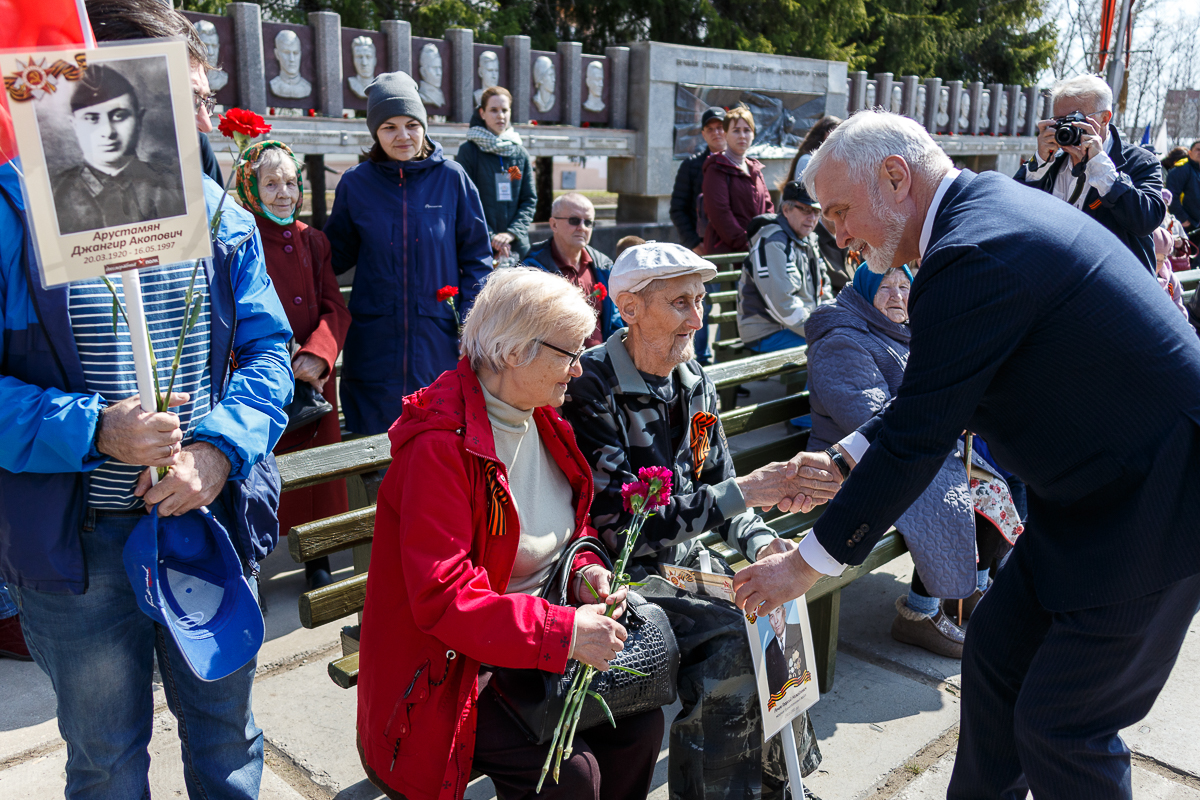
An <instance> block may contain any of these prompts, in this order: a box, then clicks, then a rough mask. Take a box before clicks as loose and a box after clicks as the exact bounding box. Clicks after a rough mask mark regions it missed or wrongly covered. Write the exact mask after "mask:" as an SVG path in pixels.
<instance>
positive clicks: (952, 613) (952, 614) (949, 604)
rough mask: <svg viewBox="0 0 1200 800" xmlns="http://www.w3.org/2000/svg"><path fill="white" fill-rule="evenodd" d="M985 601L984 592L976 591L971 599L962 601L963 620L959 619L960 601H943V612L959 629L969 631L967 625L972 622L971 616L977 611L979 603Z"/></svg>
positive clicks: (965, 598)
mask: <svg viewBox="0 0 1200 800" xmlns="http://www.w3.org/2000/svg"><path fill="white" fill-rule="evenodd" d="M981 599H983V592H981V591H979V590H978V589H976V590H975V591H974V592H972V593H971V595H970V596H969V597H964V598H963V600H962V619H961V620H960V619H959V618H958V601H957V600H943V601H942V611H943V612H945V614H946V616H947V617H949V618H950V621H951V622H953V623H954V624H955V625H957V626H958V627H960V628H962V629H963V630H964V631H965V630H966V629H967V623H968V622H970V621H971V614H972V613H973V612H974V611H975V606H977V605H979V601H980V600H981Z"/></svg>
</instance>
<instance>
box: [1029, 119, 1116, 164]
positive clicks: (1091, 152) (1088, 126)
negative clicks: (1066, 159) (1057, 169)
mask: <svg viewBox="0 0 1200 800" xmlns="http://www.w3.org/2000/svg"><path fill="white" fill-rule="evenodd" d="M1071 124H1072V125H1074V126H1075V127H1076V128H1079V130H1080V132H1081V133H1082V138H1081V139H1080V140H1079V144H1078V145H1077V146H1076V145H1071V146H1070V147H1064V148H1063V150H1066V151H1067V154H1068V155H1070V156H1071V161H1072V163H1074V164H1078V163H1079V162H1080V161H1082V160H1083V158H1084V156H1087V157H1088V158H1089V159H1092V158H1095V157H1096V156H1098V155H1100V154H1101V153H1103V152H1104V139H1102V138H1101V133H1102V131H1103V130H1104V128H1103V127H1101V125H1100V123H1099V122H1097V121H1096V120H1094V119H1092V118H1091V117H1085V118H1084V120H1083V122H1073V123H1071ZM1039 141H1040V139H1039Z"/></svg>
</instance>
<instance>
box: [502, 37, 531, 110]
mask: <svg viewBox="0 0 1200 800" xmlns="http://www.w3.org/2000/svg"><path fill="white" fill-rule="evenodd" d="M532 49H533V48H532V47H531V46H530V40H529V37H528V36H522V35H516V36H505V37H504V50H505V52H506V53H508V87H507V88H508V91H510V92H512V98H513V107H512V121H513V123H514V124H515V123H521V122H529V91H530V86H529V82H530V81H531V80H532V79H533V76H532V75H531V74H530V70H532V69H533V64H531V63H530V62H529V51H530V50H532Z"/></svg>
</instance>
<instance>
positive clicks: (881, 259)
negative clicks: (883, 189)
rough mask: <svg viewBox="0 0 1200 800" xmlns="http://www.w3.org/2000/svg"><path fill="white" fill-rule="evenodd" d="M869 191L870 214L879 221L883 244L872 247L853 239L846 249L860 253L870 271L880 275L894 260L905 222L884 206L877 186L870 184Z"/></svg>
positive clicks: (895, 212) (898, 213)
mask: <svg viewBox="0 0 1200 800" xmlns="http://www.w3.org/2000/svg"><path fill="white" fill-rule="evenodd" d="M869 191H870V195H871V212H872V213H873V214H874V215H875V216H876V218H878V219H879V225H880V228H881V229H882V231H883V244H881V245H879V246H878V247H872V246H871V245H868V244H867V243H866V242H865V241H863V240H862V239H855V240H853V241H851V242H849V244H848V247H849V249H851V250H856V251H858V252H859V253H862V256H863V258H864V259H866V262H867V266H868V267H870V269H871V271H872V272H875V273H878V274H880V275H882V274H883V273H885V272H887V271H888V269H890V268H891V266H892V261H893V260H895V258H896V251H897V250H898V249H899V248H900V240H901V239H902V238H904V225H905V223H906V222H907V220H906V219H905V217H904V215H903V214H901V213H900V212H899V211H894V210H893V209H890V208H888V207H887V206H886V205H884V203H883V197H882V196H881V193H880V191H879V187H878V186H876V185H875V184H871V186H870V189H869Z"/></svg>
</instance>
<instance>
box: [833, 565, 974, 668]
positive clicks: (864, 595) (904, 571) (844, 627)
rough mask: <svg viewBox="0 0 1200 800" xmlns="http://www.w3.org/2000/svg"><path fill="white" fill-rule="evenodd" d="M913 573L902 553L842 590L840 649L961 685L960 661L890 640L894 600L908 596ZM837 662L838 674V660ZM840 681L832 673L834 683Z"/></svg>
mask: <svg viewBox="0 0 1200 800" xmlns="http://www.w3.org/2000/svg"><path fill="white" fill-rule="evenodd" d="M912 573H913V562H912V556H910V555H908V554H907V553H905V554H904V555H903V556H901V557H900V558H897V559H894V560H892V561H889V562H888V563H887V564H884V565H883V566H882V567H880V568H879V569H877V570H875V571H874V572H872V573H871V574H870V575H864V576H863V577H861V578H859V579H858V580H856V581H855V582H854V583H852V584H850V585H849V586H847V587H846V588H845V589H843V590H842V613H841V623H840V626H839V628H838V639H839V648H846V649H849V650H850V651H851V652H852V653H854V654H856V655H859V656H861V657H863V658H867V659H870V660H883V661H887V662H892V663H895V664H899V665H902V666H903V667H907V668H908V669H912V670H916V671H917V672H919V673H921V674H923V675H925V676H927V677H928V678H930V679H931V680H934V681H947V682H949V683H952V684H955V685H961V680H960V676H961V673H962V662H961V661H959V660H958V659H955V658H946V657H944V656H939V655H935V654H933V653H930V652H929V651H928V650H923V649H921V648H920V647H914V646H913V645H911V644H902V643H900V642H897V641H896V640H895V639H893V638H892V620H893V619H894V618H895V617H896V598H897V597H900V596H901V595H906V594H908V585H909V581H910V579H911V578H912ZM838 661H839V665H838V666H839V671H840V666H841V664H840V662H841V659H840V658H839V659H838ZM840 677H841V676H840V675H838V674H836V673H835V675H834V681H835V683H836V681H837V680H839V679H840Z"/></svg>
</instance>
